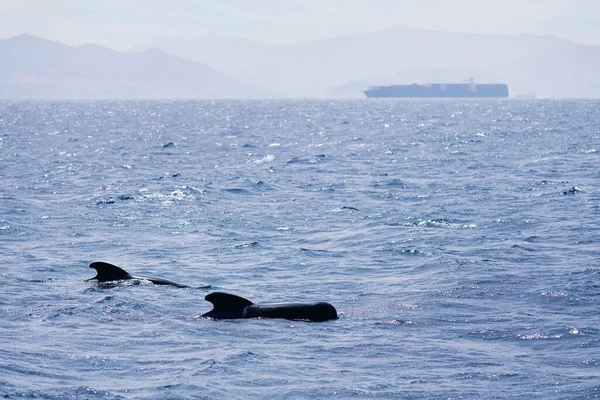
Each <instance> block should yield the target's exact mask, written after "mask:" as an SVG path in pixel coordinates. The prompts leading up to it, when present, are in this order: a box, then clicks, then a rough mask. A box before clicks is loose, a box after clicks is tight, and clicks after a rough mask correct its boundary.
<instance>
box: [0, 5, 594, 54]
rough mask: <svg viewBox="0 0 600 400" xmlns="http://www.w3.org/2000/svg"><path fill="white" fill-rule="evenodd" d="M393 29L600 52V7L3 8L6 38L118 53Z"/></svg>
mask: <svg viewBox="0 0 600 400" xmlns="http://www.w3.org/2000/svg"><path fill="white" fill-rule="evenodd" d="M393 25H405V26H408V27H412V28H426V29H436V30H447V31H455V32H457V31H458V32H487V33H507V34H518V33H533V34H543V35H553V36H559V37H563V38H566V39H569V40H572V41H574V42H577V43H582V44H591V45H600V0H0V38H7V37H11V36H15V35H18V34H21V33H29V34H32V35H35V36H40V37H43V38H47V39H51V40H56V41H60V42H64V43H67V44H71V45H80V44H84V43H97V44H101V45H104V46H107V47H110V48H113V49H117V50H124V49H128V48H130V47H133V46H135V45H137V44H142V43H145V42H149V41H151V40H153V39H156V38H158V37H162V36H177V37H184V38H193V37H196V36H200V35H202V34H206V33H216V34H219V35H223V36H235V37H240V38H247V39H251V40H254V41H257V42H262V43H294V42H302V41H310V40H315V39H324V38H328V37H333V36H339V35H348V34H364V33H367V32H370V31H374V30H377V29H382V28H387V27H390V26H393Z"/></svg>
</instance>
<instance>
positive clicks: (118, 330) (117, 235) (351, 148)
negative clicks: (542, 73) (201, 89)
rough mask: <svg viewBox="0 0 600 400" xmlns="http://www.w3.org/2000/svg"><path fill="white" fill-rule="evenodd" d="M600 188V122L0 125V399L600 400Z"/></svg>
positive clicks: (558, 110)
mask: <svg viewBox="0 0 600 400" xmlns="http://www.w3.org/2000/svg"><path fill="white" fill-rule="evenodd" d="M599 171H600V101H597V100H589V101H586V100H568V101H567V100H443V101H430V100H427V101H404V100H375V101H371V100H362V101H358V100H356V101H316V100H289V101H274V100H273V101H258V100H256V101H161V102H158V101H155V102H153V101H147V102H135V101H130V102H117V101H89V102H75V101H74V102H0V182H1V185H0V321H1V322H0V342H1V343H2V347H1V348H0V395H2V396H4V397H5V398H19V399H28V398H39V399H42V398H43V399H63V398H87V399H104V398H115V399H186V398H189V399H250V398H256V399H265V398H281V399H304V398H314V399H345V398H391V399H481V398H487V399H492V398H493V399H517V398H519V399H521V398H522V399H533V398H537V399H586V398H597V397H598V396H599V395H600V294H599V291H600V290H599V289H600V265H599V262H600V229H599V228H598V226H599V224H598V223H599V221H600V176H599ZM92 261H107V262H111V263H114V264H117V265H119V266H121V267H123V268H124V269H126V270H128V271H129V272H130V273H132V274H139V275H150V276H159V277H163V278H167V279H170V280H174V281H177V282H180V283H185V284H189V285H192V286H202V285H211V288H210V289H207V290H203V289H180V288H175V287H165V286H154V285H152V284H150V283H149V282H142V283H141V284H138V285H134V284H130V283H129V284H128V283H122V284H117V285H113V286H110V287H102V286H99V285H98V284H96V283H95V282H93V281H86V279H88V278H91V277H92V276H93V275H94V271H93V270H91V269H89V268H88V265H89V263H90V262H92ZM210 291H225V292H229V293H234V294H237V295H240V296H243V297H246V298H248V299H250V300H251V301H254V302H255V303H272V302H313V301H327V302H330V303H331V304H333V305H334V306H335V307H336V308H337V310H338V313H339V316H340V318H339V319H338V320H335V321H330V322H324V323H311V322H304V321H288V320H277V319H248V320H221V321H214V320H210V319H204V318H200V317H199V315H200V314H202V313H203V312H206V311H209V310H210V309H211V305H210V303H208V302H206V301H205V300H204V296H205V295H206V294H208V293H209V292H210Z"/></svg>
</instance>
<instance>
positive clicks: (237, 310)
mask: <svg viewBox="0 0 600 400" xmlns="http://www.w3.org/2000/svg"><path fill="white" fill-rule="evenodd" d="M204 300H206V301H209V302H211V303H212V305H213V309H212V310H211V311H209V312H207V313H206V314H203V315H202V316H203V317H210V318H215V319H229V318H243V316H244V312H245V310H246V307H248V306H251V305H252V302H251V301H250V300H246V299H245V298H243V297H240V296H236V295H233V294H229V293H223V292H213V293H209V294H207V295H206V297H205V298H204Z"/></svg>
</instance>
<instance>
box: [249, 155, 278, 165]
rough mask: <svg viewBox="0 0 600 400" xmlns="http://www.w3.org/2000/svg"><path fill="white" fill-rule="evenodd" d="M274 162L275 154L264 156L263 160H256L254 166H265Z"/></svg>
mask: <svg viewBox="0 0 600 400" xmlns="http://www.w3.org/2000/svg"><path fill="white" fill-rule="evenodd" d="M273 160H275V156H274V155H273V154H269V155H266V156H264V157H263V158H259V159H257V160H254V161H253V162H254V164H263V163H266V162H271V161H273Z"/></svg>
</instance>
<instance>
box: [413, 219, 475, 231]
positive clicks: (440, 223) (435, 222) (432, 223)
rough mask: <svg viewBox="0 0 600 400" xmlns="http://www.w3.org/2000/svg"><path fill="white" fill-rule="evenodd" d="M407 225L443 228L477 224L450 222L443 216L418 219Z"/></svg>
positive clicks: (458, 227)
mask: <svg viewBox="0 0 600 400" xmlns="http://www.w3.org/2000/svg"><path fill="white" fill-rule="evenodd" d="M406 225H407V226H422V227H427V228H445V229H474V228H477V224H464V223H458V222H451V221H449V220H447V219H445V218H442V219H427V220H419V221H417V222H412V223H409V224H406Z"/></svg>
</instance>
